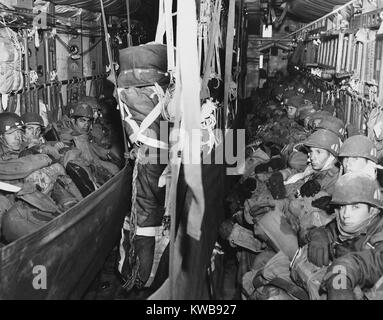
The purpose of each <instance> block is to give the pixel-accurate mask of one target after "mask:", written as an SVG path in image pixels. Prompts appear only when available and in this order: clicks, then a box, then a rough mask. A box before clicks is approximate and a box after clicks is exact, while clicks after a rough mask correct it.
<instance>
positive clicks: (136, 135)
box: [117, 85, 168, 149]
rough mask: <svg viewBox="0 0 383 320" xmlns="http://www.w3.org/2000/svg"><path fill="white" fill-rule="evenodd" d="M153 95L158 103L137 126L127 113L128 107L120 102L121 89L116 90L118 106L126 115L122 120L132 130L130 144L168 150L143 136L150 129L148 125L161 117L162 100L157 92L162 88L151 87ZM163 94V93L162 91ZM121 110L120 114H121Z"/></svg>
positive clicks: (161, 144) (158, 142)
mask: <svg viewBox="0 0 383 320" xmlns="http://www.w3.org/2000/svg"><path fill="white" fill-rule="evenodd" d="M153 88H155V89H153V90H154V94H156V95H157V96H158V103H157V105H156V106H155V107H154V108H153V110H152V111H150V113H149V114H148V115H147V116H146V117H145V119H144V120H143V121H142V123H141V126H139V125H138V124H137V122H136V121H135V120H134V119H133V117H132V114H131V112H130V111H129V108H128V106H127V105H126V104H125V103H124V102H123V101H122V100H121V98H120V97H121V91H122V90H124V89H122V88H118V89H117V93H118V97H119V100H120V105H122V106H123V109H124V110H123V111H125V113H126V115H124V117H123V119H124V121H125V122H126V123H128V124H129V125H130V127H131V128H132V130H133V133H132V134H131V135H130V136H129V139H130V141H131V142H132V143H135V142H137V141H139V142H142V143H143V144H146V145H148V146H151V147H154V148H159V149H168V144H167V143H165V142H163V141H160V140H157V139H154V138H150V137H148V136H145V135H144V134H143V132H144V131H145V130H146V129H147V128H149V127H150V125H151V124H152V123H153V122H154V121H156V119H157V118H158V117H159V116H160V115H161V111H162V108H163V98H162V97H161V92H159V90H160V89H161V90H162V88H161V87H160V86H158V85H156V86H155V87H153ZM162 93H163V91H162ZM123 111H122V110H121V112H123Z"/></svg>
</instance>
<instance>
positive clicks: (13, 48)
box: [0, 27, 24, 94]
mask: <svg viewBox="0 0 383 320" xmlns="http://www.w3.org/2000/svg"><path fill="white" fill-rule="evenodd" d="M22 51H23V50H22V45H21V43H20V41H19V39H18V35H17V33H16V32H14V31H13V30H12V29H10V28H8V27H4V28H0V94H9V93H11V92H12V91H18V90H20V89H22V88H23V85H24V81H23V73H22V68H21V57H22Z"/></svg>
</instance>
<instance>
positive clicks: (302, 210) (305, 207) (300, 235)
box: [244, 129, 341, 286]
mask: <svg viewBox="0 0 383 320" xmlns="http://www.w3.org/2000/svg"><path fill="white" fill-rule="evenodd" d="M303 144H304V145H305V146H306V147H307V148H309V159H310V165H309V166H308V167H307V168H306V169H305V171H304V172H302V173H298V174H296V175H293V176H290V177H288V178H287V179H285V178H284V179H283V180H284V183H283V184H284V186H285V188H286V195H285V197H284V198H283V197H282V198H280V199H275V198H274V199H271V200H270V199H267V201H265V200H262V199H260V200H259V201H258V202H253V203H252V208H251V210H249V214H246V211H245V214H244V216H245V218H247V221H248V222H249V223H251V222H252V221H251V220H250V219H249V218H248V216H249V215H251V216H252V219H253V221H254V222H255V224H254V225H255V227H254V234H255V236H256V237H257V238H258V239H260V240H261V241H265V242H266V243H267V244H268V247H269V249H271V250H273V251H274V252H275V254H276V256H275V258H274V257H273V258H272V259H270V262H267V263H266V267H265V268H264V271H263V274H258V275H257V277H261V278H262V277H263V275H264V274H269V275H270V274H274V273H275V272H276V270H279V271H281V274H285V275H287V278H289V274H288V270H289V263H290V261H291V260H292V258H293V257H294V254H295V252H296V251H297V249H298V247H299V245H300V244H301V243H302V241H303V240H304V239H305V237H306V235H307V233H308V232H309V230H311V229H312V228H313V227H319V226H322V225H325V224H327V223H328V222H329V221H331V220H332V219H333V216H331V215H329V214H328V213H327V211H326V208H324V206H323V205H322V203H323V202H324V203H326V204H328V198H329V196H330V195H331V194H332V193H333V192H334V185H335V183H336V181H337V179H338V177H339V168H338V167H337V156H338V153H339V150H340V146H341V141H340V139H339V137H338V136H337V135H335V134H334V133H333V132H330V131H327V130H323V129H319V130H318V131H316V132H314V133H313V134H311V135H310V136H309V137H308V138H307V139H306V140H305V141H304V142H303ZM281 173H282V174H283V173H284V172H283V171H282V172H281ZM275 178H277V175H276V174H273V175H272V176H271V178H270V179H269V185H276V183H274V182H273V181H272V180H274V179H275ZM279 180H281V179H279ZM296 191H298V192H296ZM265 209H266V210H265ZM265 211H266V213H265V214H264V212H265ZM265 253H266V254H267V255H268V256H269V252H268V251H265ZM261 254H262V255H263V253H261ZM269 258H270V257H269ZM282 271H284V272H282ZM250 273H251V274H252V275H251V276H252V277H254V276H255V274H254V273H252V271H251V272H250ZM276 273H278V272H276ZM248 276H249V275H247V277H248ZM269 280H271V279H269ZM285 280H286V279H285ZM251 282H253V281H252V280H251ZM264 284H265V283H263V282H262V281H260V282H259V285H260V286H263V285H264Z"/></svg>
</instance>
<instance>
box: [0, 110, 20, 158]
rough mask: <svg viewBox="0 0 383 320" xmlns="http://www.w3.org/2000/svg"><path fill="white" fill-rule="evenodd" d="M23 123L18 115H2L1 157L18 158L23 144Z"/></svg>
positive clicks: (5, 113)
mask: <svg viewBox="0 0 383 320" xmlns="http://www.w3.org/2000/svg"><path fill="white" fill-rule="evenodd" d="M22 128H23V122H22V120H21V118H20V117H19V116H18V115H17V114H16V113H11V112H3V113H1V114H0V157H1V158H5V157H12V155H13V156H14V157H17V156H18V154H19V152H20V149H21V143H22Z"/></svg>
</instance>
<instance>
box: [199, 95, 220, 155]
mask: <svg viewBox="0 0 383 320" xmlns="http://www.w3.org/2000/svg"><path fill="white" fill-rule="evenodd" d="M216 110H217V106H216V104H215V103H214V102H213V101H212V100H211V99H207V100H206V102H205V103H204V104H203V105H202V110H201V129H203V130H207V132H208V134H209V139H208V140H207V141H205V142H204V141H201V146H205V145H208V147H209V151H208V152H211V150H212V149H213V147H214V145H218V144H219V141H218V140H217V138H216V136H215V135H214V132H213V130H214V128H215V126H216V124H217V119H216V116H215V113H216Z"/></svg>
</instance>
